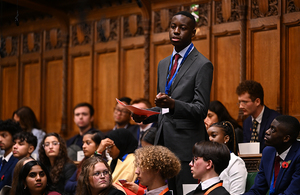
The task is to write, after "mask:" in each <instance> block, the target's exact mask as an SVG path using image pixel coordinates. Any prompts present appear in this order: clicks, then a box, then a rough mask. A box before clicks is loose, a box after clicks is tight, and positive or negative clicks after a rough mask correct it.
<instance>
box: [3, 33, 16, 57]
mask: <svg viewBox="0 0 300 195" xmlns="http://www.w3.org/2000/svg"><path fill="white" fill-rule="evenodd" d="M3 41H4V50H3V52H4V56H15V55H17V53H18V45H19V38H18V37H16V36H8V37H6V39H4V40H3Z"/></svg>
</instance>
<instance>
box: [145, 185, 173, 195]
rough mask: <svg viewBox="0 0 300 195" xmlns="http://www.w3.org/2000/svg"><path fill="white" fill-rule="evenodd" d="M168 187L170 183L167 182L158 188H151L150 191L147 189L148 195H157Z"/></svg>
mask: <svg viewBox="0 0 300 195" xmlns="http://www.w3.org/2000/svg"><path fill="white" fill-rule="evenodd" d="M167 187H168V184H166V185H164V186H162V187H159V188H156V189H154V190H150V191H148V189H147V191H146V195H157V194H160V193H161V192H162V191H163V190H164V189H166V188H167Z"/></svg>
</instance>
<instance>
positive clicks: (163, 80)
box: [158, 56, 171, 93]
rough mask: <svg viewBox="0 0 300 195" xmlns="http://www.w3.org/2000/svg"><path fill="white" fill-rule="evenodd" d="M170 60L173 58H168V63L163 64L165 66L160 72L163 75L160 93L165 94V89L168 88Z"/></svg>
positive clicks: (160, 82)
mask: <svg viewBox="0 0 300 195" xmlns="http://www.w3.org/2000/svg"><path fill="white" fill-rule="evenodd" d="M170 60H171V56H168V57H167V58H166V63H164V64H163V65H164V66H163V67H162V68H161V70H160V71H161V72H162V74H161V75H162V78H160V77H159V79H161V80H160V81H159V91H158V92H163V93H165V87H166V82H167V77H168V71H169V65H170ZM162 89H163V90H162Z"/></svg>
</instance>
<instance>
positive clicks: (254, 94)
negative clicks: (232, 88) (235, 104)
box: [236, 80, 264, 105]
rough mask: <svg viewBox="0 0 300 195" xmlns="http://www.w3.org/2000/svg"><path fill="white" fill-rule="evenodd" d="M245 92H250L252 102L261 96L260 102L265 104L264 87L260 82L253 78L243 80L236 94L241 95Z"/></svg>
mask: <svg viewBox="0 0 300 195" xmlns="http://www.w3.org/2000/svg"><path fill="white" fill-rule="evenodd" d="M244 93H249V95H250V99H251V100H252V102H254V101H255V100H256V98H259V99H260V104H261V105H264V89H263V87H262V86H261V84H260V83H258V82H256V81H253V80H245V81H243V82H241V83H240V84H239V86H238V87H237V88H236V94H237V95H239V96H240V95H242V94H244Z"/></svg>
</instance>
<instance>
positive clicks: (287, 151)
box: [276, 146, 292, 160]
mask: <svg viewBox="0 0 300 195" xmlns="http://www.w3.org/2000/svg"><path fill="white" fill-rule="evenodd" d="M291 147H292V146H290V147H289V148H288V149H286V150H285V151H284V152H282V153H281V154H280V155H279V157H280V158H281V160H284V159H285V157H286V156H287V154H288V153H289V151H290V149H291ZM276 156H278V152H276Z"/></svg>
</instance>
